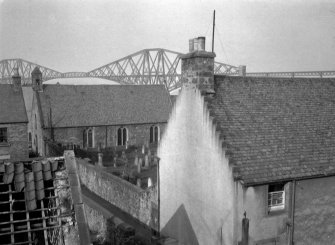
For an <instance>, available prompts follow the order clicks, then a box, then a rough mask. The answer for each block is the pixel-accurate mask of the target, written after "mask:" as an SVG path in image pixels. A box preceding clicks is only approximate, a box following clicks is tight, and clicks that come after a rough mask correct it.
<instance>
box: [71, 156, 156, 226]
mask: <svg viewBox="0 0 335 245" xmlns="http://www.w3.org/2000/svg"><path fill="white" fill-rule="evenodd" d="M77 165H78V174H79V177H80V180H81V183H82V184H83V185H85V186H86V187H87V188H88V189H89V190H90V191H92V192H94V193H95V194H97V195H98V196H100V197H102V198H104V199H105V200H107V201H109V202H110V203H111V204H113V205H115V206H117V207H118V208H120V209H122V210H123V211H125V212H127V213H128V214H130V215H132V216H133V217H135V218H136V219H138V220H140V221H141V222H143V223H144V224H146V225H148V226H151V225H152V224H154V223H155V221H154V220H152V215H151V213H152V208H153V207H152V205H153V203H154V204H156V205H157V200H158V197H157V186H153V187H151V188H148V189H147V190H143V189H141V188H139V187H137V186H135V185H133V184H131V183H129V182H128V181H126V180H123V179H121V178H119V177H117V176H115V175H113V174H111V173H108V172H106V171H105V169H104V168H100V167H97V166H93V165H91V164H89V163H87V162H85V161H84V160H82V159H77ZM153 228H154V227H153Z"/></svg>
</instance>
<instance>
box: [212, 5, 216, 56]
mask: <svg viewBox="0 0 335 245" xmlns="http://www.w3.org/2000/svg"><path fill="white" fill-rule="evenodd" d="M214 31H215V10H214V13H213V35H212V53H214Z"/></svg>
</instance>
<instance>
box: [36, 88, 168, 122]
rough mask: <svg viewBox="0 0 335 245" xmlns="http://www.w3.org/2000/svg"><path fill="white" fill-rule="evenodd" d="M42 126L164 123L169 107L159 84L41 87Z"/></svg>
mask: <svg viewBox="0 0 335 245" xmlns="http://www.w3.org/2000/svg"><path fill="white" fill-rule="evenodd" d="M38 93H39V96H40V102H41V108H42V114H43V121H44V125H45V126H46V127H48V125H49V124H48V123H49V121H50V120H49V115H50V108H51V115H52V122H53V127H79V126H99V125H126V124H142V123H158V122H167V120H168V116H169V113H170V108H171V101H170V98H169V94H168V92H167V90H166V89H165V87H164V86H162V85H145V86H140V85H59V84H57V85H44V86H43V92H38Z"/></svg>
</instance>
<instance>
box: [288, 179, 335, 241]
mask: <svg viewBox="0 0 335 245" xmlns="http://www.w3.org/2000/svg"><path fill="white" fill-rule="evenodd" d="M334 193H335V177H334V176H333V177H323V178H318V179H310V180H302V181H297V183H296V198H295V214H294V242H295V243H294V244H296V245H308V244H334V241H335V223H334V220H335V194H334Z"/></svg>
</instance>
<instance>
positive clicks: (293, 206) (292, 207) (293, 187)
mask: <svg viewBox="0 0 335 245" xmlns="http://www.w3.org/2000/svg"><path fill="white" fill-rule="evenodd" d="M292 184H293V186H292V202H291V222H292V224H291V233H290V245H293V244H294V210H295V189H296V181H295V180H293V183H292Z"/></svg>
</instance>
